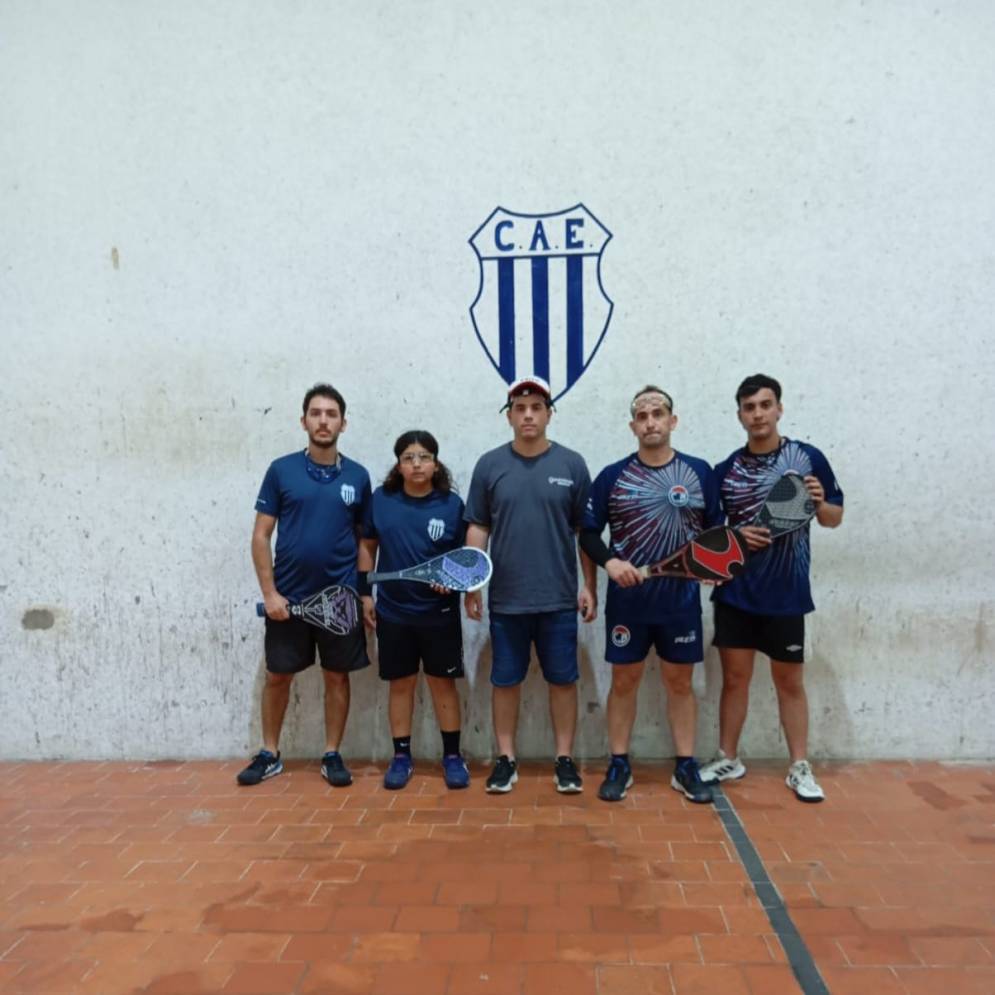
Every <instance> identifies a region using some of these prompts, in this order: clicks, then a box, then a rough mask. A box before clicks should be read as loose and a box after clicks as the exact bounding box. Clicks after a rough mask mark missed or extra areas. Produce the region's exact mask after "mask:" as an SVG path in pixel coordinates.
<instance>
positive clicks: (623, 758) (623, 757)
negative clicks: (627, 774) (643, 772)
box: [612, 753, 629, 767]
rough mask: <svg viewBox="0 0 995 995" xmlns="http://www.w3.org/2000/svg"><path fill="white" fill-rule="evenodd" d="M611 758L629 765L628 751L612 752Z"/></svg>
mask: <svg viewBox="0 0 995 995" xmlns="http://www.w3.org/2000/svg"><path fill="white" fill-rule="evenodd" d="M612 760H621V761H622V762H623V763H624V764H625V765H626V766H627V767H628V765H629V754H628V753H613V754H612Z"/></svg>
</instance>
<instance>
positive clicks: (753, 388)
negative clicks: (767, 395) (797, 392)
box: [736, 373, 781, 408]
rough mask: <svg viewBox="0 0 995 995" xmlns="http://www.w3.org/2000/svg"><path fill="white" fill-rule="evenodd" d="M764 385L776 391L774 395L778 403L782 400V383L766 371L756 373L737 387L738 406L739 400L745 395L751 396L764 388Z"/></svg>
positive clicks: (737, 405)
mask: <svg viewBox="0 0 995 995" xmlns="http://www.w3.org/2000/svg"><path fill="white" fill-rule="evenodd" d="M764 387H769V388H770V389H771V390H772V391H774V397H776V398H777V401H778V403H780V402H781V385H780V384H779V383H778V382H777V381H776V380H775V379H774V378H773V377H769V376H767V375H766V374H765V373H754V374H753V375H752V376H749V377H747V378H746V379H745V380H744V381H743V382H742V383H741V384H740V385H739V387H737V388H736V407H737V408H738V407H739V402H740V401H741V400H742V399H743V398H744V397H749V396H750V395H751V394H755V393H756V392H757V391H758V390H763V389H764Z"/></svg>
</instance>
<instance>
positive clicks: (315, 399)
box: [238, 384, 370, 787]
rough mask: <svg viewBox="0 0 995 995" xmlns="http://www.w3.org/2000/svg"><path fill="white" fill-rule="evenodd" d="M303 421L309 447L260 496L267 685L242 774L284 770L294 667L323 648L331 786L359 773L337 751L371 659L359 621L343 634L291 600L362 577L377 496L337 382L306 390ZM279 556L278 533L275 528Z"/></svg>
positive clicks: (250, 779)
mask: <svg viewBox="0 0 995 995" xmlns="http://www.w3.org/2000/svg"><path fill="white" fill-rule="evenodd" d="M303 407H304V414H303V416H302V417H301V428H303V429H304V431H305V432H306V433H307V437H308V444H307V448H306V449H305V450H304V451H303V452H301V451H300V450H298V451H297V452H294V453H291V454H290V455H289V456H282V457H281V458H280V459H277V460H274V461H273V462H272V463H271V464H270V467H269V469H268V470H267V471H266V477H265V479H264V480H263V485H262V487H261V488H260V490H259V497H258V498H257V499H256V524H255V528H254V529H253V531H252V562H253V564H254V566H255V568H256V576H257V577H258V578H259V588H260V590H261V591H262V593H263V598H264V600H265V604H266V683H265V684H264V685H263V693H262V726H263V745H262V749H261V750H260V751H259V752H258V753H257V754H256V755H255V756H254V757H253V758H252V762H251V763H250V764H249V766H248V767H246V768H245V770H243V771H242V772H241V773H240V774H239V775H238V783H239V784H259V782H260V781H264V780H266V779H267V778H270V777H274V776H275V775H277V774H280V773H282V771H283V762H282V761H281V759H280V751H279V741H280V730H281V729H282V727H283V717H284V715H285V713H286V711H287V702H288V701H289V698H290V685H291V684H292V683H293V680H294V675H295V674H298V673H300V672H301V671H302V670H306V669H307V668H308V667H310V666H311V664H313V663H314V653H315V649H317V650H318V653H319V656H320V658H321V672H322V676H323V677H324V680H325V754H324V756H323V757H322V758H321V775H322V777H324V778H325V780H326V781H328V783H329V784H331V785H332V786H333V787H344V786H345V785H347V784H351V783H352V775H351V774H350V773H349V771H348V769H347V768H346V766H345V763H344V762H343V760H342V757H341V756H340V755H339V752H338V751H339V744H340V743H341V741H342V734H343V732H344V731H345V722H346V717H347V716H348V714H349V673H350V671H353V670H360V669H361V668H363V667H366V666H368V665H369V662H370V661H369V660H368V659H367V656H366V637H365V635H364V633H363V629H362V628H359V629H357V630H356V631H354V632H352V633H350V634H349V635H347V636H336V635H334V634H332V633H330V632H325V631H324V630H322V629H318V628H315V627H314V626H312V625H309V624H308V623H307V622H305V621H303V619H298V618H293V617H291V615H290V613H289V611H288V610H287V604H288V602H296V601H303V600H304V599H305V598H308V597H310V596H311V595H312V594H314V593H316V592H317V591H320V590H321V589H322V588H325V587H328V586H330V585H331V584H345V585H348V586H349V587H352V588H355V587H356V585H357V579H358V578H357V573H356V556H357V553H358V548H359V547H358V538H357V537H358V530H359V525H360V522H361V521H362V518H363V514H364V512H365V511H366V508H367V505H368V504H369V501H370V476H369V474H368V473H367V472H366V470H365V469H364V468H363V467H361V466H360V465H359V464H358V463H356V462H354V461H353V460H351V459H349V457H348V456H343V455H342V454H341V453H340V452H339V450H338V440H339V435H340V434H341V433H342V432H344V431H345V427H346V420H345V399H344V398H343V397H342V395H341V394H340V393H339V392H338V391H337V390H336V389H335V388H334V387H332V386H331V385H330V384H315V385H314V386H313V387H312V388H311V389H310V390H309V391H308V392H307V394H305V395H304V406H303ZM277 523H279V529H277V535H276V560H275V562H274V559H273V551H272V549H271V541H272V538H273V531H274V529H276V528H277Z"/></svg>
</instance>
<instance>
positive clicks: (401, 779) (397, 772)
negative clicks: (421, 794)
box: [383, 753, 415, 791]
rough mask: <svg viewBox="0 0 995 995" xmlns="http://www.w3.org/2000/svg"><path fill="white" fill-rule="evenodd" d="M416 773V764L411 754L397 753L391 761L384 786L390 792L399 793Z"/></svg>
mask: <svg viewBox="0 0 995 995" xmlns="http://www.w3.org/2000/svg"><path fill="white" fill-rule="evenodd" d="M414 772H415V764H414V761H413V760H412V759H411V754H410V753H395V754H394V759H393V760H391V762H390V766H389V767H388V768H387V773H386V774H384V776H383V786H384V787H385V788H387V790H388V791H399V790H400V789H401V788H403V787H404V786H405V785H406V784H407V783H408V781H410V780H411V775H412V774H413V773H414Z"/></svg>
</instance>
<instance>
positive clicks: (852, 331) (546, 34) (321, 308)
mask: <svg viewBox="0 0 995 995" xmlns="http://www.w3.org/2000/svg"><path fill="white" fill-rule="evenodd" d="M992 51H995V7H993V6H992V5H991V4H990V3H988V2H986V0H974V2H968V0H965V2H961V3H950V2H945V0H932V2H929V3H925V2H923V3H917V2H897V0H896V2H892V3H887V2H858V0H840V2H837V3H833V4H825V3H796V2H789V0H783V2H777V0H757V2H752V3H731V2H730V3H708V4H687V3H675V2H667V3H657V2H649V0H646V2H633V3H627V4H605V3H595V2H586V0H578V2H571V3H565V2H564V3H548V4H542V5H537V4H532V3H528V2H524V0H522V2H518V0H513V2H503V3H500V4H498V3H481V4H472V5H471V4H457V3H444V2H442V0H436V2H428V0H427V2H411V3H395V4H389V3H362V4H359V3H355V4H353V3H344V2H334V0H326V2H318V0H309V2H305V0H286V2H272V0H271V2H259V3H254V4H248V5H247V4H244V3H240V2H235V0H230V2H209V3H204V2H196V3H195V2H189V0H174V2H170V3H160V4H154V3H142V4H135V3H130V2H127V0H118V2H112V0H84V2H80V3H70V2H68V0H66V2H55V0H51V2H39V0H5V2H4V3H3V4H2V5H0V93H2V94H3V98H2V100H0V232H2V237H0V335H2V348H3V355H4V360H5V362H4V367H5V371H6V375H5V376H4V382H3V388H2V395H0V412H2V425H3V432H2V435H0V468H2V479H3V501H2V502H0V526H2V532H3V535H4V536H5V539H6V542H5V550H4V554H3V556H2V561H0V626H2V639H0V667H2V684H0V686H2V692H3V710H2V714H3V721H2V722H0V756H3V757H5V758H22V757H27V758H51V757H69V758H83V757H94V758H100V757H106V758H154V757H201V756H229V755H241V754H245V753H247V751H249V750H250V749H251V748H253V747H255V746H256V745H257V743H258V739H259V727H258V715H257V713H258V698H259V689H260V684H261V678H262V632H261V627H260V624H259V623H258V621H257V619H256V618H255V616H254V614H253V611H252V606H253V603H254V602H255V600H256V598H257V590H256V585H255V580H254V575H253V571H252V567H251V563H250V559H249V548H248V540H249V533H250V528H251V524H252V519H253V501H254V498H255V495H256V491H257V488H258V485H259V482H260V480H261V478H262V475H263V472H264V471H265V468H266V466H267V464H268V462H269V461H270V460H271V459H272V458H274V457H275V456H277V455H280V454H282V453H284V452H288V451H290V450H291V449H294V448H296V447H298V446H301V445H302V444H303V441H304V439H303V435H302V434H301V432H300V429H299V427H298V426H297V421H296V420H297V417H298V413H299V403H300V399H301V396H302V394H303V391H304V389H305V388H306V387H307V386H308V385H309V384H311V383H312V382H313V381H315V380H316V379H319V378H328V379H331V380H332V381H333V382H335V383H336V384H338V385H340V387H341V389H342V390H343V391H344V393H345V394H346V397H347V399H348V401H349V419H350V425H349V429H348V431H347V433H346V435H344V436H343V440H342V443H343V444H342V448H343V450H344V451H345V452H347V453H348V454H349V455H350V456H353V457H354V458H357V459H359V460H360V461H361V462H363V463H365V464H366V465H367V466H368V467H369V468H370V470H371V473H372V474H373V476H374V478H379V477H380V476H381V475H382V474H383V472H384V471H385V469H386V468H387V466H388V464H389V460H390V446H391V443H392V441H393V439H394V437H395V436H396V434H397V433H398V432H399V431H401V430H403V429H406V428H408V427H411V426H415V425H418V426H424V427H427V428H429V429H431V430H432V431H434V432H436V433H437V435H438V436H439V437H440V439H441V441H442V445H443V454H442V455H443V458H444V459H445V460H446V461H447V462H448V463H449V465H450V466H451V467H452V469H453V470H454V471H455V475H456V477H457V479H458V482H459V484H460V485H461V486H462V488H463V489H464V490H465V488H466V486H467V484H468V483H469V475H470V471H471V469H472V466H473V463H474V461H475V459H476V457H477V456H478V454H479V453H480V452H481V451H483V450H484V449H486V448H489V447H491V446H493V445H496V444H497V443H498V442H499V441H501V440H504V439H506V438H508V432H507V427H506V425H505V423H504V422H503V419H502V417H500V416H499V415H498V414H497V409H498V407H499V406H500V404H501V401H502V382H501V380H500V378H499V377H498V374H497V373H496V372H495V370H494V368H493V366H492V365H491V363H490V362H489V361H488V359H487V357H486V356H485V354H484V352H483V350H482V349H481V347H480V345H479V343H478V341H477V338H476V336H475V334H474V331H473V327H472V325H471V322H470V317H469V313H468V308H469V305H470V303H471V302H472V301H473V299H474V297H475V295H476V293H477V287H478V273H479V270H478V264H477V261H476V258H475V256H474V253H473V251H472V250H471V248H470V246H469V245H468V242H467V240H468V238H469V237H470V235H471V234H472V233H473V232H474V231H475V229H476V228H477V227H478V226H479V225H480V224H481V223H482V222H483V221H484V219H485V218H486V217H487V215H488V214H489V213H490V212H491V211H492V210H493V209H494V208H495V207H496V206H498V205H502V206H504V207H506V208H508V209H510V210H513V211H520V212H536V213H540V212H552V211H558V210H561V209H563V208H566V207H569V206H570V205H572V204H575V203H577V202H579V201H583V202H584V203H585V204H586V205H587V207H588V208H589V209H590V210H591V211H592V212H594V214H596V215H597V216H598V218H599V219H600V220H601V221H602V222H603V223H604V225H605V227H606V228H607V229H609V230H610V231H611V232H612V234H613V236H614V238H613V239H612V240H611V241H610V242H609V243H608V245H607V247H606V248H605V250H604V253H603V257H602V258H603V265H602V278H603V283H604V287H605V290H606V292H607V293H608V295H609V296H610V297H611V298H612V299H613V300H614V302H615V310H614V315H613V318H612V321H611V325H610V328H609V331H608V334H607V335H606V337H605V339H604V342H603V343H602V345H601V348H600V350H599V352H598V353H597V356H596V357H595V359H594V361H593V362H592V363H591V365H590V367H589V368H588V370H587V372H586V373H585V374H584V376H583V377H582V378H581V379H580V381H579V382H578V383H577V384H576V385H575V386H574V387H573V388H572V390H570V392H569V393H567V394H566V395H565V396H564V398H563V399H562V401H561V402H560V404H559V411H558V413H557V415H556V416H555V418H554V421H553V426H552V433H551V434H552V435H553V436H554V437H556V438H558V439H560V440H561V441H563V442H564V443H565V444H567V445H570V446H572V447H574V448H577V449H579V450H581V451H582V452H583V453H584V454H585V455H586V457H587V459H588V461H589V464H590V466H591V469H592V472H596V471H597V470H598V469H600V467H602V466H603V465H605V464H606V463H608V462H610V461H612V460H614V459H617V458H619V457H620V456H621V455H623V454H624V453H626V452H627V451H629V450H630V448H631V442H630V436H629V434H628V429H627V427H626V421H627V415H626V400H627V398H628V397H629V396H630V395H631V393H632V391H633V390H634V388H635V387H637V386H639V385H641V384H642V383H643V382H644V381H646V380H647V379H649V380H652V381H658V382H660V383H662V384H664V385H665V386H666V387H667V388H668V389H669V390H671V391H672V392H673V393H674V394H675V396H676V398H677V404H678V411H679V413H680V415H681V418H682V421H681V425H680V428H679V430H678V434H677V435H676V436H675V443H676V444H677V445H678V446H679V447H680V448H682V449H685V450H686V451H688V452H692V453H696V454H700V455H702V456H705V457H706V458H709V459H711V460H713V461H714V460H717V459H719V458H722V457H724V456H725V455H726V454H727V453H728V452H729V451H730V450H732V449H733V448H734V447H735V446H737V445H739V444H740V443H741V439H742V436H741V431H740V430H739V427H738V425H737V423H736V420H735V418H734V413H733V403H732V394H733V391H734V388H735V385H736V383H738V381H739V379H740V378H741V377H742V375H744V374H746V373H751V372H754V371H755V370H757V369H763V370H766V371H768V372H771V373H773V374H775V375H776V376H779V377H780V378H781V379H782V381H783V382H784V384H785V388H786V394H785V417H784V420H783V422H782V427H783V429H784V430H785V432H786V433H787V434H788V435H791V436H795V437H798V438H803V439H810V440H811V441H813V442H815V443H816V444H817V445H819V446H820V447H821V448H823V449H824V450H825V451H826V452H827V454H829V456H830V459H831V460H832V462H833V465H834V467H835V469H836V471H837V473H838V475H839V478H840V481H841V483H842V485H843V487H844V488H845V490H846V495H847V514H846V521H845V523H844V526H843V528H841V529H840V530H838V531H836V532H823V531H817V532H816V534H815V537H814V540H813V545H814V561H815V564H814V586H815V592H816V601H817V604H818V606H819V610H818V612H817V613H816V615H815V616H814V617H813V619H812V621H811V625H810V632H811V639H810V643H811V648H810V656H811V664H810V667H809V673H810V696H811V703H812V717H813V723H812V726H813V727H812V753H813V755H815V756H832V757H872V756H873V757H923V756H931V757H941V758H976V757H991V756H992V755H993V754H995V747H993V733H992V728H993V724H992V722H991V715H992V714H993V712H995V691H993V678H992V667H991V664H992V657H993V649H992V619H993V610H995V609H993V604H995V594H993V581H992V572H991V549H992V546H993V541H995V524H993V515H992V511H991V494H992V492H993V490H995V471H993V462H992V460H991V458H990V453H991V445H992V442H991V424H992V420H993V419H992V416H993V414H995V411H993V402H992V392H993V388H995V370H993V360H992V351H991V348H992V342H991V315H992V313H993V303H995V302H993V263H995V258H993V257H995V252H993V235H992V232H993V223H995V188H993V185H992V183H991V175H992V162H993V161H995V126H993V122H995V62H993V60H992V57H991V53H992ZM466 635H467V641H468V650H469V652H468V656H469V658H470V666H469V678H468V681H467V722H466V728H467V730H468V735H467V740H468V745H469V748H470V750H471V752H473V753H474V754H476V755H478V756H481V755H484V756H486V755H488V754H489V752H490V722H489V717H488V707H489V706H488V702H489V695H488V690H487V674H488V662H489V661H488V649H487V639H486V629H485V628H484V627H482V626H477V625H473V624H469V623H467V625H466ZM603 647H604V634H603V630H602V628H601V625H600V623H598V624H596V625H595V626H591V627H588V628H586V629H585V630H584V633H583V650H582V655H583V661H582V671H583V681H582V689H581V715H582V718H581V732H580V746H579V752H580V753H582V754H585V755H588V756H596V755H600V754H601V753H602V752H603V750H604V748H605V735H604V722H603V715H604V710H603V706H604V699H605V693H606V690H607V683H608V679H609V678H608V673H607V667H606V665H605V664H604V662H603ZM699 671H700V673H698V674H697V675H696V685H697V686H698V689H699V691H700V693H701V695H702V709H701V724H700V725H701V728H700V732H699V750H700V752H702V753H707V752H710V751H711V749H712V748H713V746H714V743H715V740H716V702H717V695H718V688H719V669H718V661H717V658H716V657H715V654H714V652H710V653H709V655H708V659H707V660H706V662H705V664H704V666H703V667H700V668H699ZM766 671H767V668H766V667H765V666H764V667H758V673H757V678H756V684H755V695H754V700H753V708H752V712H751V717H750V720H749V723H748V726H747V730H746V734H745V739H744V744H743V750H744V753H746V754H747V755H749V756H763V755H780V754H782V753H783V750H784V746H783V743H782V742H781V739H780V735H779V732H778V730H777V722H776V711H775V708H774V701H773V693H772V691H771V687H770V680H769V675H768V673H767V672H766ZM319 685H320V680H319V676H318V675H317V674H316V673H314V672H311V673H308V674H307V675H306V676H305V677H303V678H302V679H301V680H300V681H299V682H298V688H297V691H296V695H295V698H294V701H293V705H292V707H291V709H290V713H289V715H288V720H287V726H286V736H285V739H284V748H285V750H286V751H287V752H288V753H290V754H304V755H312V754H315V753H316V751H318V750H319V748H320V745H321V736H320V731H319V726H320V707H319V701H318V695H319ZM658 685H659V681H658V679H657V676H656V666H655V665H654V666H653V668H652V671H651V672H650V673H649V674H648V683H647V687H646V688H645V689H644V694H643V697H642V701H641V705H640V713H639V726H638V730H637V733H636V736H635V742H634V752H635V753H636V754H637V755H639V756H642V757H648V756H665V755H668V754H669V752H670V750H671V743H670V739H669V734H668V733H667V731H666V726H665V722H664V721H663V718H662V716H663V701H662V697H661V693H660V691H659V686H658ZM526 697H527V705H526V708H525V712H524V714H523V719H522V736H521V747H522V749H521V752H522V753H523V754H531V755H545V754H547V753H548V752H549V750H550V748H551V742H550V736H549V730H548V722H547V718H546V710H545V701H544V694H543V693H542V688H541V684H540V683H539V682H538V681H536V680H535V678H534V677H533V678H532V679H530V682H529V683H528V685H527V690H526ZM385 698H386V693H385V689H384V688H382V687H381V685H380V683H379V681H378V680H377V679H376V677H375V675H374V674H373V673H372V672H367V673H364V674H362V675H361V676H359V677H358V678H357V679H356V680H355V683H354V702H353V714H352V717H351V719H350V724H349V729H348V738H347V742H346V744H345V749H346V751H347V752H348V754H349V755H351V756H374V757H380V758H382V757H383V756H384V755H385V753H386V752H387V747H388V746H389V738H388V731H387V724H386V716H385V707H384V705H385ZM423 704H424V706H426V707H424V708H423V709H422V711H421V713H420V716H421V717H420V719H419V724H418V727H417V732H416V749H417V750H418V751H419V752H423V753H429V752H432V753H434V752H435V751H436V750H437V741H436V734H435V732H434V725H433V722H432V719H431V716H430V710H429V709H428V708H427V704H428V703H427V701H425V702H423Z"/></svg>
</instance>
